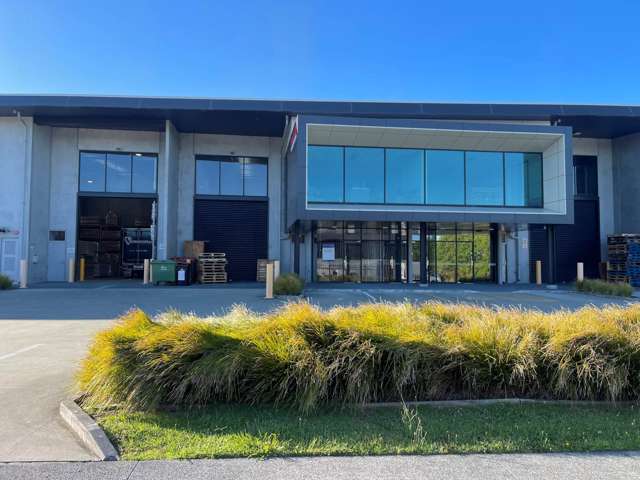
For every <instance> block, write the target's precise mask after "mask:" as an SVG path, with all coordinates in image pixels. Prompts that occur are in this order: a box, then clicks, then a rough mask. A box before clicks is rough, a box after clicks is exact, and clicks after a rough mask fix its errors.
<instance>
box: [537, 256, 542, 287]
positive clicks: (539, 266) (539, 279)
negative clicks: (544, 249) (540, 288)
mask: <svg viewBox="0 0 640 480" xmlns="http://www.w3.org/2000/svg"><path fill="white" fill-rule="evenodd" d="M536 285H542V261H541V260H536Z"/></svg>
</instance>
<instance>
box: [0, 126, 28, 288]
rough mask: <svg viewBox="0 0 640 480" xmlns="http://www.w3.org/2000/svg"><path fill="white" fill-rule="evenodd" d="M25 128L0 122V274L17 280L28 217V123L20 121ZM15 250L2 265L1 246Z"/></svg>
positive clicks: (24, 244) (22, 255)
mask: <svg viewBox="0 0 640 480" xmlns="http://www.w3.org/2000/svg"><path fill="white" fill-rule="evenodd" d="M23 120H24V122H25V123H26V131H25V127H24V125H23V124H22V123H20V121H18V119H17V118H15V117H3V118H0V166H1V168H2V170H1V172H2V174H0V229H3V230H5V229H6V230H8V231H7V232H4V233H0V273H4V274H6V275H9V276H10V277H11V278H13V279H14V280H17V279H18V273H19V270H18V263H17V262H18V261H19V259H20V258H24V256H25V255H26V254H27V252H28V248H27V242H28V230H29V224H28V216H27V215H25V211H28V209H29V201H30V198H29V190H30V183H29V178H30V162H31V138H32V137H31V128H32V119H31V118H23ZM5 241H6V242H7V243H6V245H7V247H6V248H7V250H8V249H9V242H11V248H12V249H13V248H14V247H17V251H16V253H17V259H16V260H15V262H14V261H13V260H12V261H11V264H9V261H8V260H7V264H6V265H4V266H3V264H2V254H3V252H2V248H3V242H5Z"/></svg>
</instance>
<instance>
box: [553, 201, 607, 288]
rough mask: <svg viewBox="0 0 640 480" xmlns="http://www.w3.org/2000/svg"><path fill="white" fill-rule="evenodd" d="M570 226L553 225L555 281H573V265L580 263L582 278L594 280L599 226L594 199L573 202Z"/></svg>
mask: <svg viewBox="0 0 640 480" xmlns="http://www.w3.org/2000/svg"><path fill="white" fill-rule="evenodd" d="M574 205H575V207H574V219H575V220H574V224H573V225H558V226H556V252H557V254H556V261H557V265H558V266H557V276H558V278H557V281H558V282H572V281H573V280H575V279H576V264H577V262H583V263H584V275H585V277H590V278H598V275H599V273H598V263H599V262H600V224H599V215H598V201H597V200H576V201H575V202H574Z"/></svg>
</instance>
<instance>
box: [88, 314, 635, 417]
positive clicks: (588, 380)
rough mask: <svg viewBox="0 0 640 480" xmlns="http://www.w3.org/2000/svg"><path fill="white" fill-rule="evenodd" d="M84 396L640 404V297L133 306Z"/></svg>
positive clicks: (94, 353) (96, 356) (95, 401)
mask: <svg viewBox="0 0 640 480" xmlns="http://www.w3.org/2000/svg"><path fill="white" fill-rule="evenodd" d="M78 388H79V390H80V391H81V392H83V393H84V400H83V401H84V404H85V405H86V406H88V407H90V408H94V409H101V408H107V407H114V406H117V407H119V408H125V409H137V410H145V409H154V408H157V407H160V406H166V405H180V406H191V405H194V406H197V405H206V404H210V403H216V402H241V403H248V404H281V405H291V406H294V407H296V408H298V409H300V410H301V411H303V412H310V411H312V410H313V409H315V408H317V407H319V406H322V405H327V404H363V403H366V402H379V401H392V400H405V401H408V400H430V399H453V398H456V399H459V398H492V397H511V396H517V397H530V398H549V399H571V400H611V401H617V400H636V399H638V396H639V394H640V305H629V306H626V307H614V306H610V307H606V308H595V307H586V308H583V309H581V310H577V311H575V312H569V311H558V312H555V313H542V312H538V311H529V310H519V309H493V308H484V307H476V306H469V305H461V304H457V305H453V304H443V303H433V302H430V303H424V304H420V305H414V304H410V303H399V304H384V303H381V304H367V305H361V306H358V307H343V308H335V309H332V310H328V311H322V310H320V309H318V308H316V307H314V306H312V305H309V304H307V303H303V302H301V303H296V304H289V305H287V306H285V307H283V308H281V309H280V310H278V311H276V312H274V313H272V314H269V315H265V316H259V315H256V314H254V313H252V312H250V311H248V310H246V309H244V308H242V307H239V308H236V309H234V310H233V311H231V312H230V313H229V314H228V315H226V316H224V317H212V318H197V317H195V316H192V315H185V314H180V313H177V312H168V313H165V314H164V315H160V316H159V317H157V318H155V319H151V318H149V317H148V316H147V315H146V314H145V313H144V312H142V311H140V310H132V311H130V312H129V313H128V314H126V315H125V316H123V317H122V318H121V319H120V320H119V321H118V322H117V323H116V324H115V325H114V326H113V327H112V328H110V329H108V330H106V331H103V332H101V333H99V334H98V335H97V336H96V337H95V339H94V341H93V343H92V345H91V347H90V350H89V353H88V355H87V357H86V358H85V360H84V361H83V363H82V366H81V369H80V371H79V373H78Z"/></svg>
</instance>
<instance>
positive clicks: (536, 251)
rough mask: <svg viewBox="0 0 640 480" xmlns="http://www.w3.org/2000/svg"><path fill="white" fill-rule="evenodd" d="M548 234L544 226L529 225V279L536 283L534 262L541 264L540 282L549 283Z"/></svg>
mask: <svg viewBox="0 0 640 480" xmlns="http://www.w3.org/2000/svg"><path fill="white" fill-rule="evenodd" d="M548 237H549V232H548V231H547V226H546V225H533V224H531V225H529V269H530V273H529V278H530V281H531V282H535V281H536V261H537V260H540V261H541V262H542V281H543V282H550V281H551V279H550V272H549V240H548Z"/></svg>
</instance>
